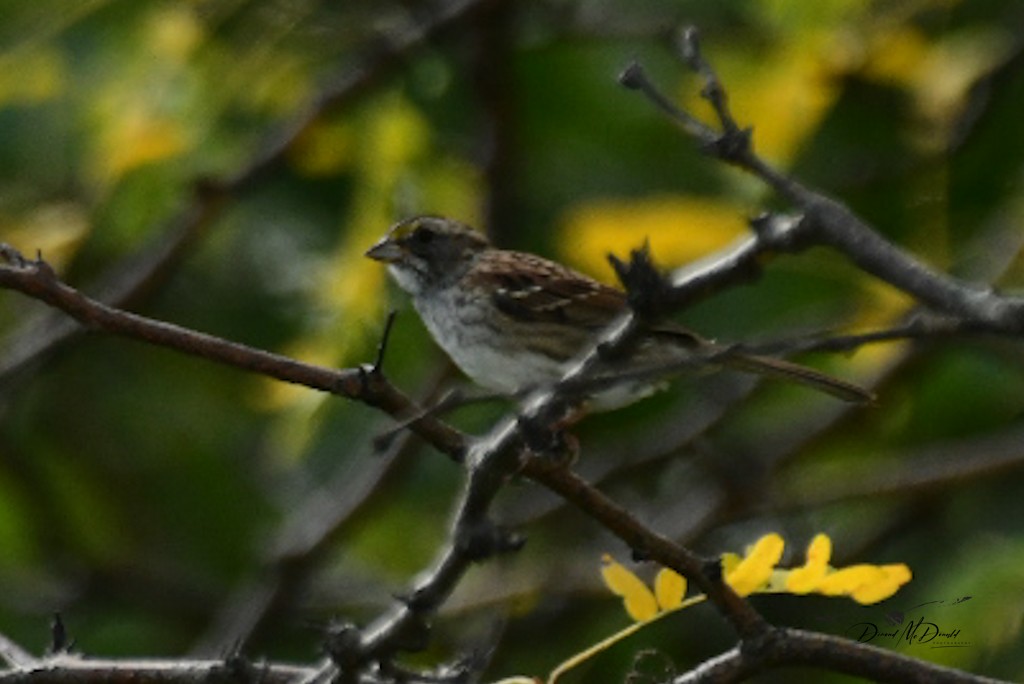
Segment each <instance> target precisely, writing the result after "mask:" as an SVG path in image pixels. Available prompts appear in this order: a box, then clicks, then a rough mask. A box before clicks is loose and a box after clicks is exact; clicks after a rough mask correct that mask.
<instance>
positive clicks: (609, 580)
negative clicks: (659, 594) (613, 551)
mask: <svg viewBox="0 0 1024 684" xmlns="http://www.w3.org/2000/svg"><path fill="white" fill-rule="evenodd" d="M602 560H603V562H604V566H603V567H602V568H601V577H602V578H603V579H604V583H605V585H606V586H607V587H608V588H609V589H611V590H612V593H614V594H617V595H618V596H621V597H622V602H623V604H624V605H625V607H626V612H627V613H628V614H629V616H630V617H631V618H633V619H634V620H635V621H637V622H645V621H647V620H650V619H651V618H653V617H654V616H655V615H657V614H658V601H657V600H656V599H655V598H654V593H653V592H651V590H650V589H648V588H647V585H646V584H644V583H643V580H641V579H640V578H639V577H637V576H636V575H635V574H633V573H632V572H631V571H630V570H628V569H627V568H626V567H625V566H623V565H622V564H621V563H617V562H615V561H614V560H613V559H612V558H611V556H607V555H606V556H605V557H604V558H603V559H602Z"/></svg>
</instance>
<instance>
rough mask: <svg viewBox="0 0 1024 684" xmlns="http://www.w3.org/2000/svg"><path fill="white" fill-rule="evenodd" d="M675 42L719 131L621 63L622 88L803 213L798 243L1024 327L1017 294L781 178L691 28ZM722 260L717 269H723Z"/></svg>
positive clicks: (990, 324) (958, 310) (970, 313)
mask: <svg viewBox="0 0 1024 684" xmlns="http://www.w3.org/2000/svg"><path fill="white" fill-rule="evenodd" d="M682 41H683V44H684V48H683V51H684V54H685V55H686V56H687V59H686V62H687V64H688V65H690V66H691V67H695V68H696V70H697V71H698V73H699V74H700V75H701V76H702V77H703V78H704V80H705V91H704V94H705V96H706V97H708V99H709V100H710V101H711V103H712V105H713V106H714V107H715V109H716V112H717V115H718V117H719V120H720V122H721V123H722V125H723V127H724V128H723V131H722V132H721V133H716V132H713V131H712V129H710V127H708V126H707V125H706V124H703V123H701V122H699V121H697V120H696V119H695V118H694V117H693V116H691V115H690V114H688V113H686V112H684V111H682V110H680V109H678V108H677V107H676V106H675V105H674V104H672V102H671V101H670V100H669V99H668V98H667V97H666V96H665V95H664V94H662V92H661V91H660V90H659V89H658V88H657V87H656V86H655V85H654V84H653V83H652V82H651V81H650V79H648V77H647V75H646V73H645V72H644V70H643V69H642V67H640V66H639V65H637V64H633V65H630V66H629V67H628V68H627V71H626V73H627V74H628V77H627V78H626V79H625V85H627V86H628V87H630V88H632V89H634V90H638V91H639V92H641V93H643V94H644V95H645V96H646V97H647V98H648V99H649V100H650V101H651V102H652V103H653V104H654V105H655V106H656V107H657V108H658V109H659V110H661V111H662V112H663V113H665V114H667V115H668V116H669V117H670V118H671V119H672V120H673V121H674V122H676V123H677V124H679V125H680V127H681V128H682V129H683V130H684V131H685V132H686V133H687V134H688V135H690V136H691V137H693V138H694V139H695V140H696V141H697V142H698V144H700V146H701V148H702V149H704V150H705V151H706V152H708V153H709V154H711V155H713V156H715V157H716V158H718V159H720V160H722V161H724V162H726V163H729V164H732V165H734V166H737V167H739V168H741V169H743V170H745V171H747V172H749V173H751V174H752V175H754V176H756V177H758V178H760V179H761V180H762V181H764V182H765V183H766V184H768V185H769V186H771V187H772V188H774V189H775V190H776V192H778V193H779V194H780V195H782V196H783V197H785V198H786V199H787V200H789V201H790V202H792V203H793V205H794V206H795V207H796V208H797V209H799V211H800V212H802V214H803V219H802V220H801V221H800V222H799V223H798V228H799V232H800V233H801V235H800V238H801V239H800V241H799V246H800V247H801V248H806V247H809V246H811V245H815V244H817V245H828V246H831V247H833V248H834V249H836V250H837V251H839V252H841V253H843V254H844V255H846V257H847V258H849V259H850V260H851V261H852V262H853V263H855V264H856V265H857V266H859V267H860V268H861V269H862V270H864V271H866V272H867V273H870V274H872V275H874V276H875V277H877V278H879V279H881V280H884V281H886V282H888V283H889V284H891V285H893V286H895V287H897V288H899V289H901V290H903V291H904V292H907V293H908V294H910V295H912V296H914V297H915V298H916V299H918V300H919V301H920V302H921V303H922V304H925V305H927V306H929V307H931V308H933V309H935V310H936V311H939V312H943V313H946V314H949V315H952V316H957V317H960V318H962V319H964V320H966V321H970V322H971V323H972V324H974V325H977V326H979V327H984V328H986V329H989V330H992V331H994V332H1000V333H1003V334H1018V333H1020V332H1021V331H1022V330H1024V298H1021V297H1004V296H1000V295H998V294H996V292H995V291H994V290H993V289H992V288H990V287H984V286H978V285H974V284H971V283H966V282H963V281H960V280H957V279H955V278H952V277H950V276H947V275H945V274H943V273H940V272H938V271H936V270H934V269H932V268H931V267H929V266H927V265H925V264H924V263H923V262H921V261H920V260H918V259H917V258H916V257H914V256H913V255H911V254H910V253H909V252H907V251H905V250H903V249H901V248H899V247H897V246H896V245H894V244H892V243H890V242H889V241H887V240H886V239H884V238H883V237H881V236H880V235H879V234H878V233H876V232H875V231H874V230H873V229H872V228H871V227H870V226H868V225H867V224H866V223H865V222H864V221H862V220H861V219H860V218H858V217H857V216H855V215H854V214H853V212H851V211H850V210H849V209H848V208H847V207H845V206H844V205H843V204H841V203H839V202H837V201H835V200H834V199H832V198H830V197H828V196H826V195H824V194H823V193H820V192H818V191H815V190H812V189H810V188H808V187H807V186H805V185H803V184H802V183H800V182H799V181H797V180H795V179H793V178H790V177H788V176H786V175H784V174H783V173H781V172H780V171H778V170H776V169H775V168H773V167H772V166H771V165H769V164H768V163H767V162H765V161H764V160H762V159H761V158H760V157H758V156H757V155H756V154H755V153H754V151H753V149H752V147H751V145H750V141H749V136H747V135H745V133H746V132H745V131H739V129H738V128H737V127H736V126H735V123H734V122H733V120H732V115H731V113H730V112H729V110H728V103H727V99H726V97H725V92H724V88H723V86H722V85H721V83H720V82H719V80H718V78H717V76H716V75H715V73H714V71H713V70H712V69H711V67H710V66H709V65H708V64H707V63H706V62H705V61H704V59H703V57H701V56H700V48H699V46H698V44H697V42H696V32H695V31H692V30H691V31H687V32H685V33H684V34H683V39H682ZM620 80H622V79H620ZM737 131H739V132H737ZM748 249H752V248H748ZM727 263H728V262H726V263H723V264H722V265H721V266H720V268H723V269H724V268H726V267H727Z"/></svg>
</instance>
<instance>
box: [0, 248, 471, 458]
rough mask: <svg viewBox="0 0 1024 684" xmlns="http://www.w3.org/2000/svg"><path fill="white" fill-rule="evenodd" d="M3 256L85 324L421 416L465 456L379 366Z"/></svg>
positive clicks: (432, 435)
mask: <svg viewBox="0 0 1024 684" xmlns="http://www.w3.org/2000/svg"><path fill="white" fill-rule="evenodd" d="M0 258H3V259H5V260H6V261H7V264H8V265H6V266H3V265H0V287H5V288H8V289H12V290H17V291H19V292H21V293H23V294H26V295H28V296H30V297H33V298H35V299H38V300H40V301H42V302H45V303H46V304H49V305H50V306H52V307H55V308H57V309H60V310H61V311H63V312H64V313H66V314H67V315H69V316H71V317H72V318H74V319H75V320H77V321H78V322H79V323H80V324H81V325H83V326H84V327H85V328H87V329H90V330H102V331H104V332H108V333H112V334H114V335H119V336H122V337H129V338H132V339H136V340H139V341H142V342H146V343H149V344H154V345H157V346H161V347H166V348H168V349H174V350H176V351H179V352H182V353H184V354H188V355H190V356H198V357H202V358H205V359H208V360H211V361H215V362H217V363H222V364H224V365H227V366H232V367H234V368H240V369H242V370H247V371H251V372H254V373H258V374H260V375H265V376H268V377H271V378H275V379H277V380H281V381H283V382H288V383H292V384H297V385H303V386H305V387H310V388H312V389H317V390H320V391H323V392H328V393H330V394H336V395H339V396H344V397H347V398H349V399H358V400H359V401H362V402H364V403H366V404H369V405H370V406H374V407H376V408H379V409H381V410H383V411H384V412H385V413H388V414H390V415H392V416H395V417H397V418H404V417H408V416H416V417H417V419H416V420H415V421H414V422H412V424H411V425H410V428H411V429H412V430H413V432H415V433H416V434H418V435H420V436H421V437H423V438H424V439H426V440H427V441H428V442H430V443H431V444H433V445H434V446H436V447H437V448H438V449H440V450H441V451H442V452H444V453H446V454H448V455H449V456H451V457H453V458H456V459H461V457H462V455H463V452H464V450H465V438H464V437H463V435H461V434H460V433H458V432H457V431H456V430H453V429H452V428H451V427H449V426H448V425H446V424H444V423H443V422H441V421H439V420H437V419H436V418H434V417H433V416H431V415H429V414H426V413H423V412H422V410H421V409H420V408H419V407H417V406H416V405H415V404H414V403H413V402H412V400H410V399H409V398H408V397H407V396H405V395H404V394H403V393H402V392H400V391H399V390H398V389H397V388H395V387H394V386H393V385H392V384H391V383H389V382H388V381H387V380H386V379H385V378H384V376H383V373H382V372H381V371H380V369H379V368H373V367H360V368H345V369H340V370H334V369H330V368H323V367H321V366H314V365H312V364H308V363H303V362H301V361H296V360H294V359H291V358H289V357H287V356H282V355H280V354H274V353H272V352H268V351H264V350H262V349H256V348H254V347H249V346H247V345H244V344H239V343H237V342H231V341H228V340H225V339H223V338H220V337H216V336H214V335H207V334H205V333H201V332H196V331H194V330H190V329H188V328H182V327H180V326H177V325H174V324H173V323H165V322H163V321H157V320H154V319H152V318H147V317H145V316H140V315H138V314H133V313H129V312H127V311H122V310H120V309H116V308H114V307H112V306H108V305H106V304H103V303H102V302H99V301H96V300H95V299H92V298H90V297H87V296H86V295H84V294H82V293H81V292H79V291H78V290H76V289H74V288H73V287H71V286H69V285H67V284H65V283H64V282H62V281H61V280H60V279H58V278H57V275H56V274H55V273H54V271H53V269H52V268H50V266H49V265H48V264H47V263H46V262H45V261H42V260H41V259H35V260H27V259H25V258H23V257H22V256H21V255H20V254H19V253H18V252H17V251H16V250H14V249H13V248H11V247H10V246H8V245H0ZM420 414H422V415H420Z"/></svg>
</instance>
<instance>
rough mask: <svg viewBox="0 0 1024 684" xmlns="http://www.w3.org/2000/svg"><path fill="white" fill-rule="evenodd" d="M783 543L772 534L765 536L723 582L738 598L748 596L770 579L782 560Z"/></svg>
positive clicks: (777, 536)
mask: <svg viewBox="0 0 1024 684" xmlns="http://www.w3.org/2000/svg"><path fill="white" fill-rule="evenodd" d="M784 548H785V542H784V541H783V540H782V537H781V536H779V535H778V534H775V533H774V532H773V533H771V534H766V535H765V536H763V537H761V538H760V539H758V540H757V542H755V543H754V546H753V547H752V548H751V549H750V551H749V552H748V553H747V555H746V557H745V558H743V560H741V561H740V562H739V563H738V564H737V565H736V567H735V568H734V569H733V570H732V571H731V572H727V573H726V575H725V581H726V583H728V585H729V586H730V587H732V590H733V591H735V592H736V593H737V594H739V595H740V596H749V595H750V594H752V593H754V592H755V591H757V590H758V589H760V588H762V587H763V586H765V585H766V584H767V583H768V580H769V579H771V576H772V571H773V570H774V569H775V566H776V565H778V563H779V561H780V560H781V559H782V551H783V549H784Z"/></svg>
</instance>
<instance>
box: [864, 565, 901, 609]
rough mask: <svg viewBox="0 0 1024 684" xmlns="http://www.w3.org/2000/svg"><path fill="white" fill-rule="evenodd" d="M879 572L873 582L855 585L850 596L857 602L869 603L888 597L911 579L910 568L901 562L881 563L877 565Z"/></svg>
mask: <svg viewBox="0 0 1024 684" xmlns="http://www.w3.org/2000/svg"><path fill="white" fill-rule="evenodd" d="M879 570H880V574H879V576H878V577H877V579H875V581H874V582H870V583H866V584H864V585H862V586H860V587H857V588H856V589H854V590H853V592H852V593H851V597H852V598H853V600H854V601H856V602H857V603H861V604H864V605H870V604H872V603H878V602H879V601H884V600H885V599H887V598H889V597H890V596H892V595H893V594H895V593H896V592H897V591H899V589H900V587H902V586H903V585H904V584H906V583H907V582H909V581H910V580H911V577H912V574H911V572H910V568H909V567H907V566H906V565H904V564H903V563H896V564H893V565H883V566H881V567H879Z"/></svg>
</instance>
